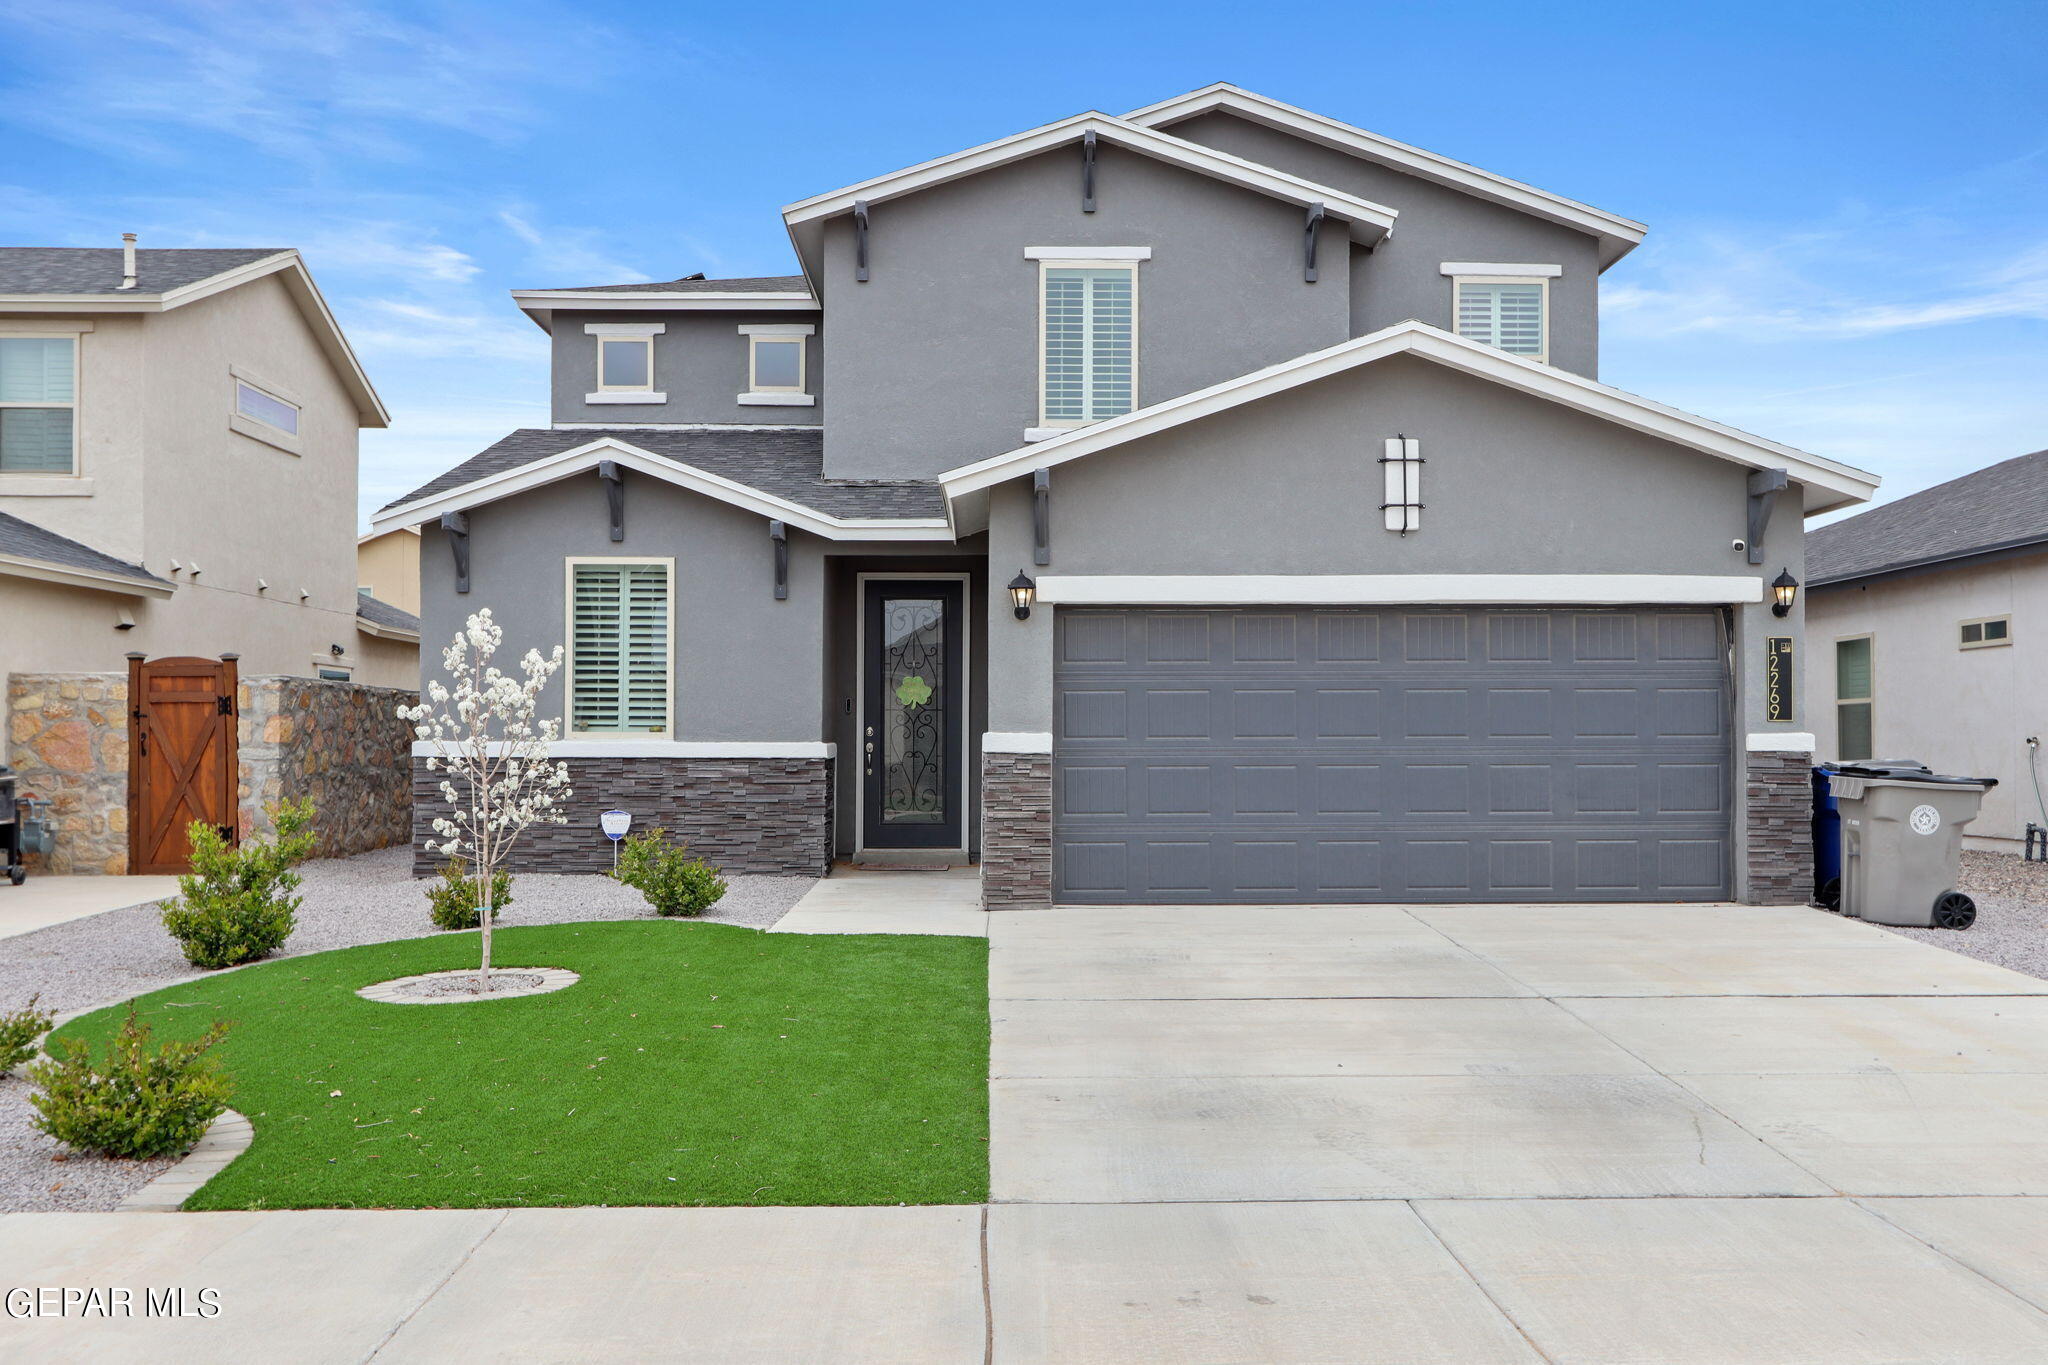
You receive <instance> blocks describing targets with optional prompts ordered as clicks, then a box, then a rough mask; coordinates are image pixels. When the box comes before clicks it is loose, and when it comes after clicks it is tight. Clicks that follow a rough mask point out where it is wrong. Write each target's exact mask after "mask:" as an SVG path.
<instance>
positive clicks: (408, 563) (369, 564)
mask: <svg viewBox="0 0 2048 1365" xmlns="http://www.w3.org/2000/svg"><path fill="white" fill-rule="evenodd" d="M356 586H357V587H358V588H368V589H369V590H370V596H372V597H374V598H376V599H377V600H378V601H379V602H389V603H390V604H391V605H392V606H394V607H397V608H398V609H399V610H400V611H409V612H411V613H412V614H413V615H415V616H417V615H419V614H420V538H419V537H418V536H417V535H415V534H414V533H413V532H411V531H386V532H385V533H384V534H383V535H381V536H372V537H371V538H370V539H368V540H366V541H364V542H363V543H362V544H360V545H358V546H356Z"/></svg>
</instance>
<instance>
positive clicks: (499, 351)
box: [348, 298, 548, 364]
mask: <svg viewBox="0 0 2048 1365" xmlns="http://www.w3.org/2000/svg"><path fill="white" fill-rule="evenodd" d="M355 309H356V311H357V312H358V313H361V314H367V316H366V317H361V318H359V319H358V320H357V321H355V322H353V323H351V324H349V326H348V335H349V340H350V341H352V342H353V343H354V344H355V347H356V349H357V350H358V351H360V352H362V353H363V356H364V358H365V364H370V363H372V362H373V360H374V358H375V357H377V356H379V355H385V356H407V357H412V356H432V357H435V358H437V359H443V360H453V359H462V358H470V359H485V358H491V359H499V360H518V361H530V362H538V363H541V364H545V363H546V359H547V354H548V339H547V337H545V336H544V335H542V334H541V333H540V332H539V331H537V330H535V329H534V327H533V325H532V324H531V323H529V322H527V321H526V320H525V319H524V318H522V317H520V316H519V314H518V313H517V312H516V311H514V310H512V309H510V308H506V309H502V310H497V311H493V312H489V313H484V312H477V311H456V310H454V309H452V308H449V307H440V306H436V305H434V304H429V303H420V302H416V301H414V300H410V299H394V298H372V299H362V300H358V301H357V302H356V305H355Z"/></svg>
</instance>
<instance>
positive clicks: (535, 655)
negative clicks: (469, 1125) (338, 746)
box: [398, 607, 570, 993]
mask: <svg viewBox="0 0 2048 1365" xmlns="http://www.w3.org/2000/svg"><path fill="white" fill-rule="evenodd" d="M504 642H505V631H504V628H503V627H501V626H499V625H498V623H497V622H495V621H493V620H492V619H491V609H490V608H489V607H485V608H484V609H483V610H482V611H479V612H477V613H476V614H475V615H474V616H472V617H470V618H469V622H468V624H467V625H465V626H464V627H463V629H462V630H461V631H460V632H459V633H458V634H457V635H456V637H455V640H454V642H453V643H452V644H450V645H449V646H448V648H447V649H446V650H444V651H442V654H441V665H442V667H443V668H444V669H445V670H446V671H447V674H448V677H449V680H450V681H451V682H452V683H453V684H454V686H453V687H449V686H446V685H444V684H443V683H442V682H441V681H440V680H439V679H438V678H437V679H434V680H432V681H430V682H428V683H427V690H426V698H425V699H424V700H423V701H422V702H421V703H420V704H419V705H418V706H401V707H399V708H398V714H399V716H400V717H401V718H402V719H405V720H408V721H411V722H412V726H413V734H414V735H416V736H417V737H418V738H419V739H420V740H422V741H423V742H425V743H426V744H428V745H430V746H431V747H432V750H433V752H431V753H430V754H428V756H427V768H428V770H429V771H433V772H441V773H445V774H447V776H445V777H443V778H442V779H441V795H442V797H443V798H444V799H445V800H446V801H447V802H448V807H449V810H450V812H451V813H450V814H449V815H443V816H436V817H435V818H434V833H435V834H437V835H439V836H440V838H438V839H429V840H428V841H427V847H428V848H430V849H432V850H434V851H435V852H437V853H445V854H447V855H448V856H450V857H453V858H464V859H467V860H468V862H469V865H470V872H471V874H472V875H473V876H475V878H476V905H477V923H478V925H479V927H480V928H481V930H482V934H483V965H482V966H481V967H480V968H479V969H478V971H477V984H476V989H477V991H478V992H479V993H481V992H484V991H488V990H489V989H490V974H491V913H492V908H491V879H492V877H493V875H494V874H495V873H496V872H497V871H498V869H499V868H501V867H503V866H504V864H505V859H506V856H507V855H508V854H510V853H511V851H512V846H513V845H514V844H515V843H517V842H518V841H519V836H520V835H521V834H523V833H525V832H526V830H527V829H528V827H530V826H532V825H537V824H552V825H560V824H565V823H567V821H568V816H566V815H564V814H563V813H562V811H561V809H560V803H561V802H563V801H564V800H566V799H568V797H569V795H570V791H569V768H568V765H567V764H564V763H558V762H555V761H553V760H552V759H550V758H549V757H548V749H549V746H550V745H552V744H553V743H554V741H555V738H556V736H557V734H558V731H559V726H558V723H557V722H555V721H552V720H540V721H537V720H535V718H534V712H535V711H536V710H537V709H538V708H539V704H540V694H541V690H542V689H543V688H545V687H546V686H547V685H548V679H549V678H552V677H553V676H554V675H555V671H556V670H557V669H559V668H561V666H562V647H561V646H560V645H556V646H555V652H554V653H553V654H552V655H550V656H543V655H542V654H541V652H540V651H539V650H537V649H529V650H528V651H526V657H525V658H523V659H521V660H520V661H519V671H520V673H521V674H523V675H524V676H523V677H518V678H515V677H511V676H509V675H507V674H506V673H504V672H503V671H501V670H500V669H498V668H497V667H495V666H494V665H493V664H492V662H491V660H492V658H493V657H494V656H495V655H496V654H497V652H498V646H499V645H501V644H503V643H504Z"/></svg>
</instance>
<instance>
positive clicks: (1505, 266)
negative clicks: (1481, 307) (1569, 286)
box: [1437, 261, 1564, 280]
mask: <svg viewBox="0 0 2048 1365" xmlns="http://www.w3.org/2000/svg"><path fill="white" fill-rule="evenodd" d="M1437 269H1438V270H1439V271H1440V272H1442V273H1443V274H1446V275H1520V276H1522V277H1523V278H1525V279H1532V280H1554V279H1556V278H1557V277H1558V276H1560V275H1562V274H1564V267H1563V266H1561V265H1531V264H1527V263H1509V262H1504V261H1445V262H1444V263H1443V264H1442V265H1440V266H1438V267H1437Z"/></svg>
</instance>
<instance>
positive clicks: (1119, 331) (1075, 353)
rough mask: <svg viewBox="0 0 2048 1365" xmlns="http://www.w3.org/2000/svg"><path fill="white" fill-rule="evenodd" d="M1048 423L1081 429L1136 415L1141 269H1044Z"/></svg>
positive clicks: (1043, 404)
mask: <svg viewBox="0 0 2048 1365" xmlns="http://www.w3.org/2000/svg"><path fill="white" fill-rule="evenodd" d="M1043 269H1044V283H1043V286H1042V290H1041V292H1042V298H1041V301H1040V312H1041V314H1042V316H1043V319H1044V334H1043V341H1044V352H1043V361H1042V366H1041V370H1042V391H1041V395H1040V412H1039V415H1040V420H1041V421H1042V422H1043V423H1044V424H1045V425H1046V426H1049V427H1056V426H1079V425H1081V424H1082V423H1085V422H1099V421H1101V420H1103V419H1104V418H1106V417H1121V416H1123V415H1124V414H1125V413H1127V412H1129V411H1130V410H1131V408H1132V407H1133V406H1134V404H1135V400H1136V396H1137V389H1138V384H1137V307H1138V300H1137V294H1138V271H1137V267H1136V266H1133V265H1126V264H1108V263H1104V264H1102V265H1065V264H1061V265H1053V264H1050V263H1048V264H1046V265H1045V266H1044V267H1043Z"/></svg>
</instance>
